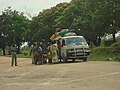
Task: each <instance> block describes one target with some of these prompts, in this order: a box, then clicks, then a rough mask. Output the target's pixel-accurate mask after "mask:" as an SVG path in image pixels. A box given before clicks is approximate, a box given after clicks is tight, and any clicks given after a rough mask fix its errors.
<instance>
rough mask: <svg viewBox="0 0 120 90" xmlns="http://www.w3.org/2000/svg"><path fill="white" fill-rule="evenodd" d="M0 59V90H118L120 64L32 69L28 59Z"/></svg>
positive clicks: (50, 66) (53, 66)
mask: <svg viewBox="0 0 120 90" xmlns="http://www.w3.org/2000/svg"><path fill="white" fill-rule="evenodd" d="M10 64H11V57H0V90H120V62H109V61H96V62H95V61H88V62H81V61H77V62H74V63H73V62H68V63H60V64H44V65H32V64H31V59H30V58H18V66H14V67H11V65H10Z"/></svg>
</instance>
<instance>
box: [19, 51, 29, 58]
mask: <svg viewBox="0 0 120 90" xmlns="http://www.w3.org/2000/svg"><path fill="white" fill-rule="evenodd" d="M17 57H18V58H30V51H23V52H22V53H21V54H17Z"/></svg>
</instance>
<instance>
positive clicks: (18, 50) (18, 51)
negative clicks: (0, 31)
mask: <svg viewBox="0 0 120 90" xmlns="http://www.w3.org/2000/svg"><path fill="white" fill-rule="evenodd" d="M20 53H21V52H20V45H19V46H18V48H17V54H20Z"/></svg>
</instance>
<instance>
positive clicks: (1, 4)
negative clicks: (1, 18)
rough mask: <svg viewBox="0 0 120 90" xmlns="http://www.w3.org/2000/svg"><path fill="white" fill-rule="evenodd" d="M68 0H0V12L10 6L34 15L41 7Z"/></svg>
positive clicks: (48, 6) (47, 7) (45, 7)
mask: <svg viewBox="0 0 120 90" xmlns="http://www.w3.org/2000/svg"><path fill="white" fill-rule="evenodd" d="M70 1H71V0H0V14H1V12H2V11H4V9H6V8H7V7H9V6H11V8H12V10H17V11H20V12H24V13H25V14H30V15H31V16H36V15H38V13H39V12H41V11H42V10H43V9H49V8H51V7H53V6H56V5H57V4H59V3H63V2H70Z"/></svg>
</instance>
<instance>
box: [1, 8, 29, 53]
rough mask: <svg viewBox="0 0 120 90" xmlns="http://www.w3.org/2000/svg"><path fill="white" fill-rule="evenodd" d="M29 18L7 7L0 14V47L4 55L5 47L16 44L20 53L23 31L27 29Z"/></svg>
mask: <svg viewBox="0 0 120 90" xmlns="http://www.w3.org/2000/svg"><path fill="white" fill-rule="evenodd" d="M28 25H29V20H28V19H27V18H26V17H25V16H24V14H23V13H20V12H18V11H16V10H11V7H8V8H7V9H5V10H4V11H3V12H2V15H0V42H1V43H0V48H2V49H3V52H4V55H5V47H6V46H11V45H13V44H16V45H17V47H18V53H20V45H21V44H22V42H24V41H25V40H24V37H25V34H24V32H25V31H26V30H27V29H28Z"/></svg>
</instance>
